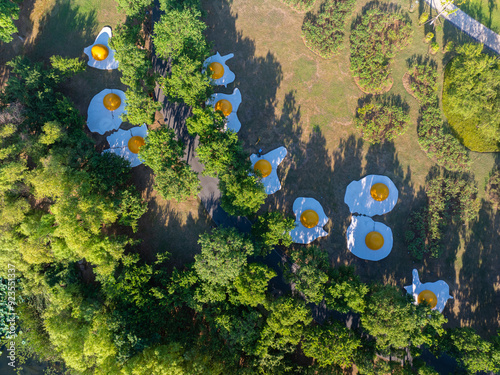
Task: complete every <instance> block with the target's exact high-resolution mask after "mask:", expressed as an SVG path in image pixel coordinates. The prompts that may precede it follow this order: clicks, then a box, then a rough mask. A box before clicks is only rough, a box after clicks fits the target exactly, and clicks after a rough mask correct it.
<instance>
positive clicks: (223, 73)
mask: <svg viewBox="0 0 500 375" xmlns="http://www.w3.org/2000/svg"><path fill="white" fill-rule="evenodd" d="M233 56H234V54H232V53H230V54H228V55H225V56H221V55H220V54H219V52H217V53H216V54H215V55H213V56H210V57H209V58H208V59H206V60H205V61H204V62H203V72H205V71H206V70H207V69H208V70H209V72H210V79H211V81H210V82H211V84H212V85H214V86H220V85H223V86H224V87H226V86H227V85H228V84H229V83H231V82H233V81H234V78H235V75H234V73H233V72H232V71H231V69H229V67H228V66H227V65H226V61H227V60H229V59H231V58H233Z"/></svg>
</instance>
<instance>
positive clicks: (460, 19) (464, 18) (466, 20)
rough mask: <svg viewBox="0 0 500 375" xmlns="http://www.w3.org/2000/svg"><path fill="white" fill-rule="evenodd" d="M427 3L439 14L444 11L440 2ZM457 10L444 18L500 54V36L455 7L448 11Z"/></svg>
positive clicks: (434, 0) (449, 8) (433, 0)
mask: <svg viewBox="0 0 500 375" xmlns="http://www.w3.org/2000/svg"><path fill="white" fill-rule="evenodd" d="M425 2H426V3H427V4H429V5H430V6H431V7H432V8H434V9H435V10H436V12H437V13H438V14H439V13H441V12H442V11H443V6H442V5H441V2H440V0H425ZM455 9H457V10H456V12H454V13H452V14H450V15H447V14H446V13H443V14H442V17H444V18H445V19H446V20H448V21H449V22H451V23H452V24H453V25H454V26H456V27H457V28H459V29H460V30H462V31H463V32H464V33H466V34H468V35H470V36H471V37H472V38H474V39H476V40H477V41H478V42H480V43H482V44H484V45H485V46H486V47H488V48H489V49H491V50H492V51H495V52H496V53H498V54H500V35H498V34H497V33H495V32H494V31H492V30H490V29H488V28H487V27H486V26H484V25H483V24H482V23H480V22H478V21H476V20H475V19H474V18H472V17H471V16H469V15H468V14H467V13H465V12H464V11H462V10H460V9H458V8H457V7H456V6H455V5H449V6H448V7H447V10H449V11H453V10H455Z"/></svg>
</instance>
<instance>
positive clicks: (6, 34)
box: [0, 0, 19, 43]
mask: <svg viewBox="0 0 500 375" xmlns="http://www.w3.org/2000/svg"><path fill="white" fill-rule="evenodd" d="M17 3H18V1H11V0H0V41H2V42H4V43H9V42H10V41H12V39H13V38H12V34H14V33H16V32H17V27H16V25H14V22H13V20H17V19H18V18H19V5H17Z"/></svg>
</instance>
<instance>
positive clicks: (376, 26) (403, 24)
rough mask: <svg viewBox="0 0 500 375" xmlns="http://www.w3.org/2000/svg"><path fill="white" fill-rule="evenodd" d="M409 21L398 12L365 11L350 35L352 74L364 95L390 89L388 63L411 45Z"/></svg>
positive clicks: (411, 32)
mask: <svg viewBox="0 0 500 375" xmlns="http://www.w3.org/2000/svg"><path fill="white" fill-rule="evenodd" d="M412 34H413V31H412V29H411V24H410V21H409V20H407V19H406V18H405V17H403V16H402V15H401V14H397V13H387V12H385V11H383V10H381V9H378V8H374V9H370V10H368V11H367V12H366V13H365V14H364V15H363V16H361V17H360V18H358V20H357V21H356V23H355V26H354V28H353V30H352V32H351V37H350V41H351V73H352V75H353V77H354V78H355V79H357V80H358V84H359V86H360V87H361V88H362V90H363V91H365V92H367V93H376V92H379V91H383V90H385V89H387V88H388V87H390V85H391V84H392V81H391V79H390V77H389V75H390V64H391V61H392V59H393V58H394V56H395V55H396V52H397V51H399V50H402V49H404V48H405V47H406V46H407V45H408V44H410V43H411V37H412Z"/></svg>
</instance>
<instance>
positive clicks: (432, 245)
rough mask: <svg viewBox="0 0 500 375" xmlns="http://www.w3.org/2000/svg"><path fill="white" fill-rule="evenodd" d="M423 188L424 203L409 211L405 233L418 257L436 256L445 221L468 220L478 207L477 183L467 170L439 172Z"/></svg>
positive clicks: (457, 223) (413, 252)
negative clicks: (425, 196)
mask: <svg viewBox="0 0 500 375" xmlns="http://www.w3.org/2000/svg"><path fill="white" fill-rule="evenodd" d="M425 192H426V194H427V202H426V205H425V206H424V207H423V208H421V209H420V210H417V211H413V212H412V213H411V214H410V218H409V222H408V231H407V232H406V233H405V239H406V243H407V244H408V250H409V251H410V253H411V254H412V255H413V256H414V257H415V258H417V259H422V258H423V257H424V255H430V256H431V257H433V258H438V257H439V256H440V254H441V251H442V243H441V239H442V236H443V231H444V228H445V226H446V224H450V223H452V224H456V225H459V224H461V223H467V222H469V221H470V220H472V219H474V218H475V217H476V215H477V212H478V209H479V202H478V200H477V199H476V198H477V192H478V189H477V185H476V184H475V182H474V180H473V178H472V177H470V176H468V175H466V174H461V173H449V172H445V173H440V174H439V175H437V176H436V177H433V178H432V179H430V180H429V181H428V183H427V185H426V187H425Z"/></svg>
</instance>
